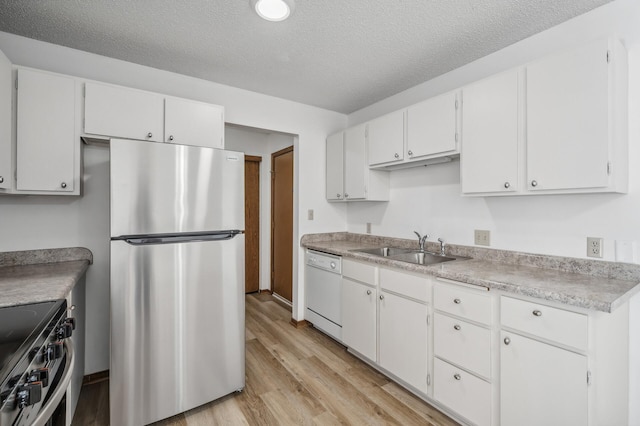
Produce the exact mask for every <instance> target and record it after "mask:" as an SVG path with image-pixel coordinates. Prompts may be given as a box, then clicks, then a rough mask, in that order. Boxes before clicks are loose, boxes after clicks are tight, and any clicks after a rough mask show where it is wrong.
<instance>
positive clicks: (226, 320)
mask: <svg viewBox="0 0 640 426" xmlns="http://www.w3.org/2000/svg"><path fill="white" fill-rule="evenodd" d="M110 145H111V146H110V150H111V163H110V168H111V178H110V179H111V371H110V383H109V387H110V401H111V407H110V412H111V424H112V425H123V426H124V425H142V424H148V423H152V422H155V421H158V420H161V419H164V418H166V417H170V416H172V415H175V414H178V413H181V412H183V411H186V410H190V409H192V408H194V407H197V406H200V405H202V404H205V403H207V402H209V401H212V400H215V399H217V398H219V397H222V396H224V395H227V394H229V393H232V392H234V391H239V390H242V389H243V388H244V383H245V372H244V366H245V362H244V361H245V355H244V233H243V230H244V154H242V153H239V152H232V151H224V150H218V149H209V148H200V147H193V146H185V145H174V144H164V143H156V142H143V141H133V140H115V139H112V140H111V144H110Z"/></svg>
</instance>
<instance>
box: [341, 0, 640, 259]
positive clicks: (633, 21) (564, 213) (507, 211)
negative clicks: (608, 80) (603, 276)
mask: <svg viewBox="0 0 640 426" xmlns="http://www.w3.org/2000/svg"><path fill="white" fill-rule="evenodd" d="M639 22H640V2H637V0H617V1H615V2H613V3H610V4H608V5H606V6H604V7H601V8H599V9H596V10H594V11H592V12H590V13H588V14H585V15H582V16H580V17H578V18H576V19H573V20H572V21H569V22H566V23H564V24H561V25H559V26H557V27H555V28H552V29H550V30H548V31H545V32H543V33H540V34H538V35H535V36H533V37H531V38H529V39H526V40H524V41H522V42H519V43H516V44H514V45H512V46H509V47H508V48H506V49H503V50H501V51H499V52H496V53H494V54H492V55H489V56H487V57H485V58H482V59H480V60H478V61H475V62H473V63H471V64H468V65H466V66H463V67H461V68H459V69H457V70H454V71H452V72H450V73H448V74H445V75H443V76H441V77H438V78H436V79H433V80H431V81H428V82H426V83H424V84H421V85H419V86H416V87H414V88H412V89H409V90H407V91H405V92H402V93H399V94H397V95H395V96H392V97H390V98H388V99H386V100H384V101H381V102H379V103H377V104H374V105H372V106H370V107H367V108H364V109H362V110H360V111H356V112H354V113H353V114H351V115H350V116H349V125H354V124H357V123H360V122H364V121H367V120H369V119H371V118H375V117H377V116H380V115H382V114H385V113H388V112H391V111H394V110H397V109H400V108H404V107H407V106H409V105H411V104H413V103H416V102H418V101H420V100H424V99H427V98H429V97H430V96H433V95H435V94H439V93H444V92H447V91H449V90H453V89H456V88H459V87H462V86H464V85H465V84H468V83H470V82H473V81H476V80H479V79H482V78H484V77H487V76H489V75H492V74H494V73H497V72H500V71H503V70H506V69H510V68H513V67H516V66H519V65H522V64H524V63H526V62H528V61H531V60H535V59H537V58H540V57H542V56H544V55H546V54H549V53H551V52H554V51H558V50H562V49H566V48H570V47H572V46H575V45H579V44H581V43H584V42H586V41H590V40H593V39H595V38H597V37H603V36H607V35H616V36H617V37H619V38H621V39H622V41H623V42H624V44H625V45H626V47H627V49H628V51H629V65H630V68H629V78H630V80H629V92H630V93H629V95H630V96H629V143H630V149H629V158H630V161H631V163H630V176H629V181H630V187H629V194H627V195H621V194H600V195H598V194H587V195H553V196H550V195H547V196H540V195H538V196H531V197H523V196H520V197H493V198H492V197H484V198H463V197H461V196H460V163H459V162H454V163H449V164H440V165H434V166H429V167H426V168H425V167H419V168H416V169H409V170H401V171H394V172H391V197H390V201H389V202H388V203H375V204H369V203H368V204H358V203H350V204H349V207H348V214H347V217H348V230H349V231H351V232H364V231H365V224H366V223H367V222H371V223H372V232H373V233H374V234H380V235H388V236H395V237H403V238H412V237H413V232H412V231H413V230H417V231H419V232H421V233H428V234H430V235H431V236H432V237H431V238H430V240H435V239H437V238H438V237H442V238H444V239H445V240H446V241H449V242H451V243H456V244H465V245H472V244H473V230H474V229H488V230H490V231H491V246H492V247H494V248H501V249H509V250H518V251H526V252H534V253H545V254H553V255H563V256H572V257H586V237H587V236H593V237H602V238H604V259H605V260H614V259H615V249H614V242H615V240H625V241H629V240H631V241H636V242H638V241H640V120H638V119H637V117H639V116H640V25H639V24H638V23H639ZM463 143H464V135H463ZM576 155H577V156H579V153H576Z"/></svg>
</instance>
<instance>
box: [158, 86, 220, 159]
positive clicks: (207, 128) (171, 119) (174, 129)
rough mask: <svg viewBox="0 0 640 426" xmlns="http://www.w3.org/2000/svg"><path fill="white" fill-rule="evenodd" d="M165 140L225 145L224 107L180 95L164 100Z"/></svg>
mask: <svg viewBox="0 0 640 426" xmlns="http://www.w3.org/2000/svg"><path fill="white" fill-rule="evenodd" d="M164 108H165V109H164V114H165V123H164V141H165V142H171V143H178V144H183V145H195V146H203V147H209V148H224V108H223V107H221V106H218V105H212V104H207V103H204V102H197V101H191V100H187V99H180V98H169V97H168V98H166V99H165V100H164Z"/></svg>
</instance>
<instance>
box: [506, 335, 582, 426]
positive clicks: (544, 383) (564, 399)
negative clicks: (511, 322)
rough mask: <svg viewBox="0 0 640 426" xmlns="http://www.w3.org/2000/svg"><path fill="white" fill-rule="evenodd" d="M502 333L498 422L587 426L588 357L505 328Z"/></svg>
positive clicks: (521, 425)
mask: <svg viewBox="0 0 640 426" xmlns="http://www.w3.org/2000/svg"><path fill="white" fill-rule="evenodd" d="M500 337H501V345H500V395H501V396H500V411H501V416H500V423H501V424H503V425H519V426H527V425H531V426H533V425H586V424H587V413H588V406H587V359H586V357H585V356H583V355H579V354H576V353H573V352H569V351H567V350H564V349H560V348H557V347H555V346H551V345H548V344H546V343H541V342H538V341H536V340H533V339H529V338H526V337H522V336H519V335H517V334H513V333H508V332H505V331H502V332H501V336H500ZM505 339H508V340H505ZM507 342H508V344H507Z"/></svg>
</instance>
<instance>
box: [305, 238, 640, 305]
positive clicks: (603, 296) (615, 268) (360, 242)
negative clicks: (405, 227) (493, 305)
mask: <svg viewBox="0 0 640 426" xmlns="http://www.w3.org/2000/svg"><path fill="white" fill-rule="evenodd" d="M301 245H302V246H303V247H306V248H310V249H315V250H319V251H323V252H327V253H332V254H336V255H340V256H343V257H345V258H352V259H355V260H362V261H368V262H372V263H375V264H378V265H381V266H389V267H394V268H399V269H404V270H406V271H411V272H420V273H425V274H430V275H434V276H436V277H440V278H447V279H451V280H455V281H460V282H464V283H467V284H472V285H478V286H483V287H487V288H491V289H496V290H502V291H505V292H508V293H514V294H520V295H525V296H530V297H536V298H540V299H544V300H552V301H555V302H561V303H565V304H567V305H571V306H577V307H581V308H586V309H591V310H597V311H603V312H611V311H613V310H614V309H616V308H617V307H618V306H620V305H622V304H623V303H625V302H626V301H627V300H628V299H629V298H630V297H631V296H633V295H634V294H636V293H637V292H639V291H640V265H635V264H625V263H617V262H604V261H592V260H587V259H576V258H568V257H559V256H544V255H537V254H530V253H520V252H512V251H506V250H492V249H483V248H478V247H468V246H459V245H453V244H452V245H447V246H446V254H447V255H450V256H460V257H467V258H469V259H467V260H456V261H451V262H444V263H439V264H436V265H430V266H423V265H416V264H412V263H407V262H402V261H397V260H390V259H388V258H382V257H379V256H374V255H369V254H366V253H358V252H354V251H352V250H354V249H359V248H373V247H384V246H387V247H409V248H416V245H417V243H416V242H415V241H413V240H405V239H398V238H388V237H377V236H372V235H364V234H351V233H346V232H338V233H328V234H310V235H305V236H303V237H302V240H301ZM426 250H427V251H438V250H439V244H438V243H433V242H427V247H426Z"/></svg>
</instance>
